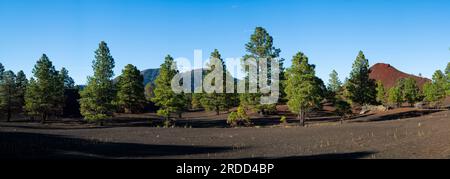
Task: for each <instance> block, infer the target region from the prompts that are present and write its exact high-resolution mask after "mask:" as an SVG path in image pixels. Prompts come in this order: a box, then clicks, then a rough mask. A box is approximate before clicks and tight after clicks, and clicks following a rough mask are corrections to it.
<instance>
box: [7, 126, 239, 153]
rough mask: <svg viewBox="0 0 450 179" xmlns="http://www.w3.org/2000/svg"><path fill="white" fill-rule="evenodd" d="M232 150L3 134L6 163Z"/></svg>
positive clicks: (230, 148) (43, 135) (18, 133)
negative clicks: (9, 161)
mask: <svg viewBox="0 0 450 179" xmlns="http://www.w3.org/2000/svg"><path fill="white" fill-rule="evenodd" d="M229 150H232V147H206V146H182V145H149V144H134V143H113V142H102V141H98V140H87V139H79V138H70V137H66V136H61V135H50V134H34V133H22V132H0V158H4V159H98V158H99V159H108V158H141V157H159V156H179V155H193V154H206V153H221V152H226V151H229Z"/></svg>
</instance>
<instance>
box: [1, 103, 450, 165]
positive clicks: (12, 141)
mask: <svg viewBox="0 0 450 179" xmlns="http://www.w3.org/2000/svg"><path fill="white" fill-rule="evenodd" d="M449 115H450V111H440V112H434V113H430V114H428V113H427V114H426V115H411V114H410V113H408V114H404V115H401V116H403V117H399V116H397V117H395V118H393V117H391V118H386V117H385V116H378V117H377V116H368V117H365V118H359V119H357V120H354V121H352V122H346V123H344V124H340V123H339V122H329V123H320V124H317V125H310V126H309V127H298V126H295V125H285V126H284V125H275V126H270V127H252V128H156V127H148V126H141V125H135V126H114V127H96V126H90V125H86V124H45V125H44V124H37V123H27V122H12V123H6V122H0V158H87V159H90V158H126V159H128V158H176V159H185V158H195V159H198V158H200V159H203V158H212V159H222V158H225V159H235V158H281V159H311V158H312V159H316V158H319V159H320V158H338V159H348V158H350V159H356V158H367V159H381V158H402V159H403V158H407V159H409V158H445V159H448V158H450V117H449ZM396 118H399V119H396ZM400 118H402V119H400Z"/></svg>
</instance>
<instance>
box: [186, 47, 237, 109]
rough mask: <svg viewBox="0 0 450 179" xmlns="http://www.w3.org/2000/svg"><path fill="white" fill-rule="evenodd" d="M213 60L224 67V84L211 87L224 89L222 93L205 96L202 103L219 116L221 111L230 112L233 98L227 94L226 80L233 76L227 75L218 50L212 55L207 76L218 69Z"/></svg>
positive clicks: (201, 100) (206, 94)
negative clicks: (218, 86) (219, 86)
mask: <svg viewBox="0 0 450 179" xmlns="http://www.w3.org/2000/svg"><path fill="white" fill-rule="evenodd" d="M212 59H217V60H219V61H220V63H221V64H220V65H222V69H223V73H222V79H223V83H222V84H211V85H213V86H214V85H222V87H223V88H222V91H220V92H216V91H214V92H212V93H205V94H203V95H202V97H201V99H200V103H201V105H202V106H203V107H204V108H205V109H206V110H209V111H215V112H216V114H217V115H219V114H220V111H221V110H228V109H229V107H231V106H230V103H229V101H230V98H231V97H232V96H231V95H229V94H227V93H226V87H227V84H226V80H225V79H226V78H227V77H231V75H230V76H228V75H227V70H226V66H225V63H224V61H223V59H222V57H221V55H220V53H219V51H218V50H217V49H215V50H214V52H212V53H211V61H210V62H209V63H208V70H207V71H206V74H205V75H208V74H210V73H212V72H213V71H214V70H215V69H217V68H216V67H215V66H214V64H213V61H212ZM212 82H213V83H215V80H213V81H212ZM194 98H195V97H194Z"/></svg>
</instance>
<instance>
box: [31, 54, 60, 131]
mask: <svg viewBox="0 0 450 179" xmlns="http://www.w3.org/2000/svg"><path fill="white" fill-rule="evenodd" d="M33 74H34V77H35V79H34V78H33V80H30V85H29V86H28V88H27V91H26V94H25V110H26V111H27V113H28V114H30V115H32V116H33V117H34V116H40V117H41V122H45V121H46V120H47V118H48V117H49V116H51V115H55V116H56V115H59V114H61V113H62V108H63V105H64V104H63V103H64V87H63V85H62V83H61V80H60V78H59V74H58V72H57V71H56V70H55V67H54V66H53V64H52V62H51V61H50V59H49V58H48V57H47V55H45V54H43V55H42V57H41V58H40V59H39V60H38V61H37V63H36V65H35V66H34V69H33Z"/></svg>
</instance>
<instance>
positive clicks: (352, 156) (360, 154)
mask: <svg viewBox="0 0 450 179" xmlns="http://www.w3.org/2000/svg"><path fill="white" fill-rule="evenodd" d="M375 153H376V152H370V151H364V152H351V153H334V154H318V155H307V156H289V157H280V158H270V159H279V160H317V159H319V160H330V159H361V158H364V157H367V156H370V155H373V154H375ZM256 159H268V158H256Z"/></svg>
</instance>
